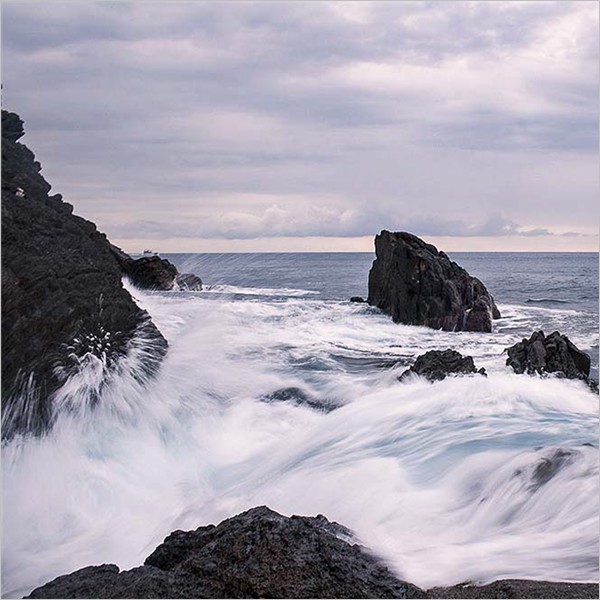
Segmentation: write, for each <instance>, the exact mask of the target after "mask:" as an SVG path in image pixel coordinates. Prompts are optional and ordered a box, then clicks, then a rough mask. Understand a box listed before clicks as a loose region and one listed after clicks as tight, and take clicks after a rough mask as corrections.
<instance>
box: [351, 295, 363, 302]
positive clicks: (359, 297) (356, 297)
mask: <svg viewBox="0 0 600 600" xmlns="http://www.w3.org/2000/svg"><path fill="white" fill-rule="evenodd" d="M350 302H366V300H365V299H364V298H363V297H362V296H352V298H350Z"/></svg>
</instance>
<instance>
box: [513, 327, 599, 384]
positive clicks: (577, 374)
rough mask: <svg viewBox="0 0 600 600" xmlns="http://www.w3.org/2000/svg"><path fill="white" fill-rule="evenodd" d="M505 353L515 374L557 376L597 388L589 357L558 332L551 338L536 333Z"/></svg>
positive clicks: (539, 332)
mask: <svg viewBox="0 0 600 600" xmlns="http://www.w3.org/2000/svg"><path fill="white" fill-rule="evenodd" d="M506 351H507V352H508V358H507V359H506V364H507V365H508V366H510V367H512V368H513V370H514V371H515V373H519V374H521V373H527V374H528V375H533V374H534V373H538V374H540V375H543V374H546V373H554V374H556V375H557V376H559V377H566V378H567V379H582V380H583V381H585V382H586V383H588V384H590V385H591V386H592V387H594V384H595V382H594V381H593V380H591V379H590V377H589V376H590V365H591V360H590V357H589V356H588V355H587V354H586V353H585V352H582V351H581V350H580V349H579V348H577V346H575V344H574V343H573V342H572V341H571V340H570V339H569V338H568V337H567V336H566V335H562V334H561V333H559V332H558V331H554V332H553V333H551V334H550V335H548V336H546V335H544V332H543V331H535V332H533V333H532V334H531V337H530V338H529V339H527V338H523V340H521V341H520V342H517V343H516V344H515V345H514V346H511V347H510V348H507V349H506ZM596 386H597V384H596Z"/></svg>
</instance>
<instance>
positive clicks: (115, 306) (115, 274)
mask: <svg viewBox="0 0 600 600" xmlns="http://www.w3.org/2000/svg"><path fill="white" fill-rule="evenodd" d="M21 135H22V121H21V120H20V119H19V117H18V116H17V115H15V114H14V113H7V112H6V111H2V399H3V406H2V436H3V438H5V437H10V436H11V435H13V434H14V433H16V432H32V433H41V432H43V431H44V430H46V429H47V428H48V427H49V426H50V424H51V422H52V418H53V410H52V396H53V394H54V392H56V390H57V389H58V388H59V387H60V386H61V385H62V384H63V383H64V381H65V380H66V379H67V378H68V377H69V376H70V375H72V374H74V373H76V372H77V371H78V370H79V369H81V368H82V364H83V363H85V362H86V361H89V360H90V358H91V357H96V358H97V359H99V360H100V361H102V364H103V368H104V369H105V370H110V369H112V368H114V367H115V366H116V365H117V364H118V362H119V359H120V358H121V357H122V356H123V355H124V354H126V352H127V351H128V348H129V347H130V344H131V343H132V342H133V341H134V339H137V340H141V339H145V340H147V347H148V352H147V360H146V361H145V363H144V364H143V365H140V366H139V371H137V372H136V373H134V375H135V376H137V377H139V378H140V379H141V380H144V379H145V378H146V377H148V376H150V375H151V374H152V373H154V371H155V370H156V368H157V366H158V364H159V363H160V360H161V358H162V356H163V355H164V353H165V351H166V348H167V342H166V340H165V339H164V338H163V336H162V335H161V334H160V332H159V331H158V329H156V327H155V326H154V324H153V323H152V322H151V321H150V318H149V316H148V314H147V313H146V312H145V311H143V310H141V309H140V308H139V307H138V306H136V304H135V303H134V302H133V300H132V298H131V296H130V295H129V293H128V292H127V291H126V290H125V289H123V286H122V284H121V277H122V272H121V268H120V266H119V263H118V261H116V260H115V258H114V255H113V252H112V250H111V246H110V244H109V243H108V241H107V239H106V236H105V235H104V234H102V233H100V232H99V231H98V230H97V229H96V226H95V225H94V224H93V223H91V222H89V221H86V220H85V219H82V218H81V217H77V216H75V215H73V214H72V206H71V205H70V204H67V203H65V202H63V201H62V197H61V196H60V194H55V195H53V196H49V195H48V192H49V191H50V185H49V184H48V183H47V182H46V181H45V179H44V178H43V177H42V176H41V175H40V173H39V171H40V166H39V163H38V162H37V161H36V160H35V157H34V155H33V153H32V152H31V151H30V150H29V149H28V148H26V147H25V146H24V145H22V144H21V143H19V142H17V141H16V140H17V139H19V138H20V137H21ZM96 392H97V390H96V391H93V392H90V394H92V395H93V394H94V393H96Z"/></svg>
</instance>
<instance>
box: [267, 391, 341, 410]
mask: <svg viewBox="0 0 600 600" xmlns="http://www.w3.org/2000/svg"><path fill="white" fill-rule="evenodd" d="M261 400H262V401H263V402H290V403H292V404H295V405H297V406H308V407H309V408H313V409H315V410H320V411H323V412H331V411H332V410H335V409H336V408H337V406H334V405H332V404H331V403H328V402H324V401H321V400H317V399H315V398H311V397H310V396H309V395H308V394H307V393H306V392H305V391H304V390H302V389H301V388H299V387H287V388H281V389H279V390H275V391H274V392H271V393H270V394H266V395H265V396H263V397H262V398H261Z"/></svg>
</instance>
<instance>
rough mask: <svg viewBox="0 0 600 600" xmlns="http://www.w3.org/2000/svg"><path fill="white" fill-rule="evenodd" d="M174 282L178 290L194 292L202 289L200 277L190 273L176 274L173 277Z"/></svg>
mask: <svg viewBox="0 0 600 600" xmlns="http://www.w3.org/2000/svg"><path fill="white" fill-rule="evenodd" d="M175 283H176V285H177V287H178V288H179V289H180V290H187V291H190V292H195V291H200V290H201V289H202V279H200V277H198V276H197V275H194V274H192V273H183V274H181V275H177V277H175Z"/></svg>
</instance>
